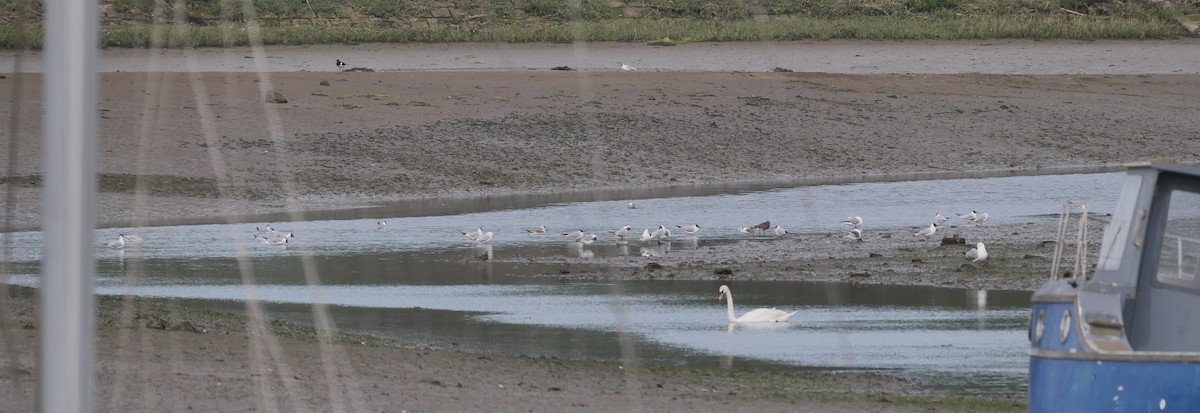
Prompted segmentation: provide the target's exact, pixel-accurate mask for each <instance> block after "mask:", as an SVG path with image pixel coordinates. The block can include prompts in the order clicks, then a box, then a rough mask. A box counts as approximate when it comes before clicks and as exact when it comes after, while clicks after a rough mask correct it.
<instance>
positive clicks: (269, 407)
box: [174, 16, 303, 411]
mask: <svg viewBox="0 0 1200 413" xmlns="http://www.w3.org/2000/svg"><path fill="white" fill-rule="evenodd" d="M174 25H175V29H176V31H177V32H178V33H181V34H182V33H186V30H187V26H186V19H184V18H183V17H182V16H177V18H176V19H175V22H174ZM226 30H229V29H228V25H226ZM184 57H185V61H186V65H187V68H188V70H187V72H188V76H189V83H190V85H191V88H192V95H193V98H194V99H195V103H196V104H195V105H194V106H195V108H196V112H197V114H198V116H199V118H200V130H201V133H202V134H203V136H204V140H205V144H206V146H207V147H208V150H207V151H206V152H207V153H208V157H209V163H210V165H212V169H213V174H214V179H215V181H216V182H217V193H218V197H219V198H220V199H232V195H230V191H231V190H232V188H233V183H232V179H233V177H232V176H231V175H230V174H228V170H229V168H228V164H227V163H226V161H225V158H224V156H223V155H222V153H221V151H220V148H221V145H220V142H219V141H218V136H220V135H219V133H218V131H217V127H216V116H215V114H214V113H213V112H212V106H211V105H210V102H209V100H208V96H209V95H208V90H207V87H206V86H205V84H204V78H203V76H201V74H200V69H199V63H198V62H197V58H196V51H195V50H194V49H187V50H185V51H184ZM227 222H228V223H230V224H234V223H237V220H236V219H235V218H234V217H227ZM232 228H233V227H231V229H230V231H233V229H232ZM230 239H233V240H235V242H236V244H235V245H236V248H237V250H238V251H237V254H236V257H237V262H238V269H239V274H240V275H241V279H242V286H243V290H244V291H245V292H246V294H245V295H246V304H245V305H246V313H247V314H248V320H247V323H246V335H247V339H248V340H250V342H251V346H250V347H251V350H250V354H249V358H250V360H251V363H250V364H251V368H253V369H254V370H255V373H256V382H257V384H258V389H259V390H258V391H259V395H260V396H261V397H259V399H258V400H257V402H258V403H260V405H259V407H260V408H262V409H263V410H266V411H278V406H277V405H276V397H274V394H273V391H272V388H271V386H270V381H269V380H270V377H272V376H273V374H274V373H273V372H272V371H271V369H270V368H269V367H268V366H267V364H268V362H267V358H268V357H269V358H270V359H271V360H272V361H273V363H274V366H275V367H276V369H275V372H277V373H278V374H279V376H280V380H279V381H280V383H282V384H283V386H284V392H285V393H286V395H287V398H288V400H290V402H291V405H292V406H293V408H299V406H302V405H303V404H301V402H300V398H301V397H302V394H303V391H302V390H301V389H299V388H298V387H297V385H296V384H295V383H294V382H293V381H292V380H290V379H291V378H292V377H294V376H295V374H294V373H293V370H292V368H291V366H290V365H289V364H288V363H287V360H286V359H285V358H284V357H283V354H282V351H281V345H280V344H279V342H278V341H277V339H276V337H275V336H274V335H273V334H272V333H271V331H270V329H269V328H267V327H266V324H265V323H266V320H267V314H266V310H265V309H264V308H263V305H262V302H261V301H260V300H259V299H258V298H257V293H256V289H255V286H256V285H257V281H256V280H255V277H254V272H253V267H252V265H251V263H250V258H249V254H248V253H247V252H246V248H245V246H246V244H245V242H244V241H242V238H240V237H237V236H236V234H234V233H231V234H230ZM264 349H265V350H266V353H267V354H264Z"/></svg>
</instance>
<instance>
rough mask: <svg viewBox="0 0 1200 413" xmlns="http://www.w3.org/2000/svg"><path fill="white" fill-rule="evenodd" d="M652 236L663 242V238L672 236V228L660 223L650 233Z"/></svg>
mask: <svg viewBox="0 0 1200 413" xmlns="http://www.w3.org/2000/svg"><path fill="white" fill-rule="evenodd" d="M650 236H651V237H654V239H657V240H659V241H660V242H661V241H662V240H664V239H667V238H670V237H671V230H669V229H667V227H665V226H662V225H659V226H658V229H656V230H654V233H653V234H650Z"/></svg>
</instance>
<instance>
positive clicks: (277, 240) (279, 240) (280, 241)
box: [254, 234, 288, 246]
mask: <svg viewBox="0 0 1200 413" xmlns="http://www.w3.org/2000/svg"><path fill="white" fill-rule="evenodd" d="M254 237H255V238H256V239H258V241H259V242H261V243H263V244H267V245H275V246H286V245H287V243H288V237H274V238H267V237H264V236H262V235H258V234H254Z"/></svg>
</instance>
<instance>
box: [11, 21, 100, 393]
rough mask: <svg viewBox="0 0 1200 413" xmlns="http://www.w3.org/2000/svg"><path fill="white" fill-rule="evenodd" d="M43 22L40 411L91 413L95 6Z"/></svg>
mask: <svg viewBox="0 0 1200 413" xmlns="http://www.w3.org/2000/svg"><path fill="white" fill-rule="evenodd" d="M45 16H46V23H45V56H46V65H45V69H44V72H43V78H42V84H43V88H42V92H43V96H44V98H43V102H44V106H43V107H44V109H43V112H44V117H43V125H42V131H43V132H42V133H43V134H44V135H43V137H42V142H43V149H42V150H43V159H42V161H43V165H42V170H43V178H44V180H43V186H42V232H43V236H44V238H43V239H44V245H45V247H44V249H45V251H43V252H42V281H41V282H42V284H41V288H40V289H39V291H40V293H41V320H40V322H39V323H38V324H39V326H38V327H39V328H38V331H39V332H40V346H39V353H38V358H37V360H38V368H37V369H38V373H37V374H38V393H37V396H38V397H37V400H38V410H39V411H42V412H91V411H92V410H93V406H92V400H93V397H94V396H93V394H92V393H93V389H94V382H95V378H94V374H95V372H94V364H95V363H94V361H95V345H94V344H93V342H94V338H95V309H94V308H93V306H94V302H95V300H94V298H93V296H92V293H93V291H92V288H93V280H94V278H95V246H94V245H93V238H94V237H93V234H92V232H93V230H94V228H95V213H94V210H95V193H96V108H97V100H96V97H97V86H96V84H97V78H96V56H97V54H98V51H97V48H98V43H97V37H98V23H97V20H96V19H97V6H96V2H95V1H94V0H47V1H46V3H45ZM14 139H15V137H14Z"/></svg>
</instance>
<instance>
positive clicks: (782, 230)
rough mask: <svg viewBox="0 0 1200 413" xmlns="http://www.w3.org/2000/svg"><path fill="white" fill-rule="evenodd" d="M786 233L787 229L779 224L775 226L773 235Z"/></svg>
mask: <svg viewBox="0 0 1200 413" xmlns="http://www.w3.org/2000/svg"><path fill="white" fill-rule="evenodd" d="M787 233H788V232H787V230H785V229H783V227H781V226H779V225H776V226H775V236H782V235H783V234H787Z"/></svg>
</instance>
